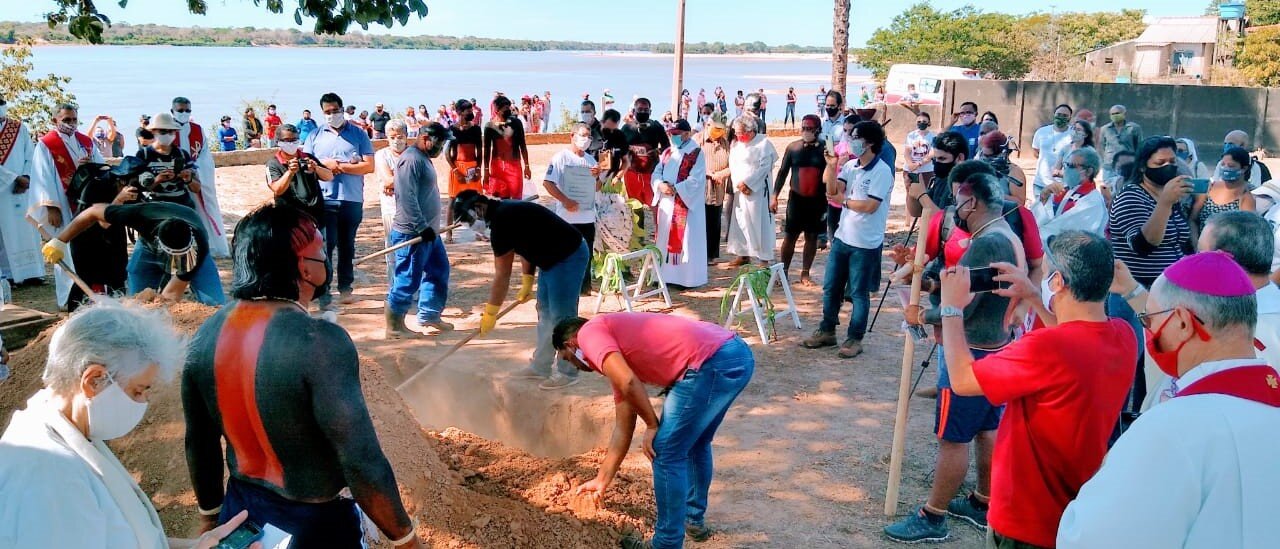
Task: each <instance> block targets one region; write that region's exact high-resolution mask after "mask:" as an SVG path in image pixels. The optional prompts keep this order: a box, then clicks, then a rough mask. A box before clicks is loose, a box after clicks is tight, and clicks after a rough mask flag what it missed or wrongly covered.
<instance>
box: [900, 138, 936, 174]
mask: <svg viewBox="0 0 1280 549" xmlns="http://www.w3.org/2000/svg"><path fill="white" fill-rule="evenodd" d="M934 137H937V136H936V135H934V133H933V132H932V131H929V130H924V131H920V130H911V133H908V134H907V158H908V159H910V160H911V161H912V162H921V161H925V162H924V163H923V164H920V167H919V168H916V169H914V170H909V171H910V173H928V172H931V171H933V160H932V159H931V158H930V154H929V153H931V152H933V138H934Z"/></svg>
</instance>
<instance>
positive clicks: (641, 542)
mask: <svg viewBox="0 0 1280 549" xmlns="http://www.w3.org/2000/svg"><path fill="white" fill-rule="evenodd" d="M619 545H621V546H622V549H653V544H652V543H650V542H649V540H647V539H644V536H643V535H642V534H637V533H634V532H632V533H629V534H627V535H624V536H622V540H621V541H620V543H619Z"/></svg>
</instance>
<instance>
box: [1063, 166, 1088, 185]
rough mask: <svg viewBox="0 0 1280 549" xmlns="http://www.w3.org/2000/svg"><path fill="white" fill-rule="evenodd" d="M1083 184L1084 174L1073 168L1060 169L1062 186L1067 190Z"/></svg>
mask: <svg viewBox="0 0 1280 549" xmlns="http://www.w3.org/2000/svg"><path fill="white" fill-rule="evenodd" d="M1083 182H1084V174H1082V173H1080V170H1078V169H1076V167H1075V166H1064V167H1063V168H1062V184H1063V185H1064V186H1066V187H1067V188H1068V189H1074V188H1076V187H1079V186H1080V183H1083Z"/></svg>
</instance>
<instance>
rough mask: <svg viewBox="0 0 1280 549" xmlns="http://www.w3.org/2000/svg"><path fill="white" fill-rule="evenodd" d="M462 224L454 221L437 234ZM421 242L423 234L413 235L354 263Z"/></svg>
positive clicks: (357, 263)
mask: <svg viewBox="0 0 1280 549" xmlns="http://www.w3.org/2000/svg"><path fill="white" fill-rule="evenodd" d="M461 226H462V223H454V224H452V225H449V226H448V227H445V228H443V229H440V231H439V233H437V234H444V233H447V232H449V231H452V230H454V229H456V228H458V227H461ZM419 242H422V237H421V236H415V237H413V238H410V239H409V240H406V241H404V242H401V243H399V244H396V245H395V246H392V247H390V248H384V249H381V250H378V251H376V252H373V253H371V254H369V255H366V256H364V257H362V258H360V259H357V260H355V262H354V264H356V265H359V264H361V263H364V262H366V261H369V260H371V259H377V258H379V257H382V256H384V255H387V254H389V253H391V252H394V251H396V250H399V249H400V248H406V247H409V246H412V245H414V244H417V243H419Z"/></svg>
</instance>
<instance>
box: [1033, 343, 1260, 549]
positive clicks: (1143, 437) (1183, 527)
mask: <svg viewBox="0 0 1280 549" xmlns="http://www.w3.org/2000/svg"><path fill="white" fill-rule="evenodd" d="M1257 364H1259V361H1258V360H1257V359H1247V360H1224V361H1217V362H1208V363H1204V364H1201V365H1200V366H1197V367H1195V368H1193V369H1192V370H1190V371H1188V372H1186V373H1185V374H1184V375H1183V376H1182V378H1181V379H1179V380H1178V386H1179V387H1180V388H1181V389H1180V390H1182V391H1186V390H1187V388H1189V387H1193V384H1194V383H1196V382H1197V381H1201V380H1204V379H1205V378H1206V377H1207V376H1209V375H1211V374H1220V373H1223V372H1226V371H1228V370H1231V369H1233V368H1242V367H1247V366H1250V365H1257ZM1276 381H1277V380H1276V378H1275V377H1272V378H1270V379H1269V380H1267V381H1266V382H1265V383H1275V382H1276ZM1272 387H1275V386H1274V385H1272ZM1272 390H1275V389H1272ZM1277 426H1280V407H1275V406H1272V405H1268V404H1263V403H1260V402H1254V401H1252V400H1246V399H1244V398H1239V397H1236V396H1228V395H1224V394H1195V395H1179V396H1176V397H1174V398H1173V399H1171V400H1169V401H1168V402H1165V403H1163V404H1160V405H1159V406H1156V407H1154V408H1152V409H1151V410H1150V411H1148V412H1146V413H1145V414H1143V415H1142V417H1140V418H1138V421H1136V422H1134V424H1133V426H1132V427H1130V428H1129V430H1128V431H1126V432H1125V433H1124V435H1122V436H1121V437H1120V440H1119V441H1118V442H1116V445H1115V446H1114V447H1112V448H1111V451H1110V452H1109V453H1107V457H1106V460H1105V461H1104V462H1103V463H1102V468H1101V469H1100V470H1099V471H1098V473H1097V474H1096V475H1094V477H1093V479H1091V480H1090V481H1089V482H1087V483H1085V485H1084V486H1083V487H1082V488H1081V489H1080V493H1079V495H1078V496H1076V499H1075V501H1073V502H1071V504H1070V505H1068V506H1067V509H1066V512H1064V513H1063V515H1062V521H1061V523H1060V524H1059V527H1058V547H1059V548H1062V549H1069V548H1074V547H1079V548H1089V549H1095V548H1108V547H1117V548H1119V547H1126V548H1128V547H1196V548H1198V547H1205V548H1217V547H1233V548H1237V547H1239V548H1255V547H1256V548H1263V547H1276V545H1277V542H1276V534H1275V530H1274V528H1275V520H1276V517H1277V516H1280V499H1277V498H1276V494H1277V493H1280V466H1277V461H1276V460H1277V456H1280V438H1278V437H1276V436H1274V433H1275V432H1276V428H1277Z"/></svg>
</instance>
